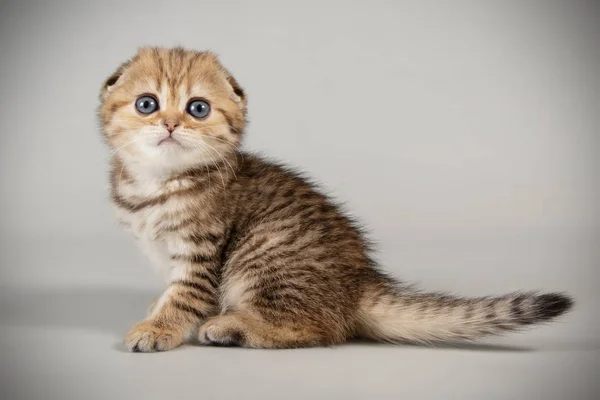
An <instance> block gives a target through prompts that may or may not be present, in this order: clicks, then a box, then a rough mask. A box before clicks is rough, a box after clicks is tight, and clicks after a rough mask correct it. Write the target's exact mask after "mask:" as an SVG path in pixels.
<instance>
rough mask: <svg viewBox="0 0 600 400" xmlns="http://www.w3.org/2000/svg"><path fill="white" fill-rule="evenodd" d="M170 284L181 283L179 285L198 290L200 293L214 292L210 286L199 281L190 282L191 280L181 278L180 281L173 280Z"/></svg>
mask: <svg viewBox="0 0 600 400" xmlns="http://www.w3.org/2000/svg"><path fill="white" fill-rule="evenodd" d="M171 284H172V285H181V286H185V287H188V288H192V289H195V290H197V291H199V292H202V293H208V294H214V289H213V288H212V287H210V286H208V287H207V286H204V285H203V284H201V283H198V282H192V281H188V280H181V281H173V282H171Z"/></svg>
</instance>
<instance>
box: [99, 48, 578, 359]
mask: <svg viewBox="0 0 600 400" xmlns="http://www.w3.org/2000/svg"><path fill="white" fill-rule="evenodd" d="M148 94H151V95H153V96H155V97H156V99H157V101H158V103H159V104H160V109H159V110H158V111H157V112H155V113H153V114H151V115H142V114H140V113H138V112H137V111H136V109H135V102H136V99H137V98H138V97H140V96H142V95H148ZM198 97H200V98H202V99H205V100H206V101H208V102H209V103H210V105H211V107H212V110H211V113H210V114H209V116H208V117H207V118H205V119H202V120H198V119H194V118H193V117H192V116H191V115H189V114H187V113H186V104H187V102H188V100H189V99H192V98H198ZM100 99H101V105H100V109H99V117H100V121H101V124H102V128H103V134H104V138H105V139H106V142H107V144H108V145H109V147H110V148H111V149H112V150H113V153H112V154H111V176H110V181H111V191H112V192H111V195H112V200H113V203H114V205H115V207H116V210H117V214H118V218H119V221H120V222H121V224H122V225H123V226H124V227H125V228H126V229H128V230H130V231H131V233H132V234H133V236H134V237H135V238H136V240H137V241H138V243H139V244H140V247H141V248H142V250H143V251H144V252H145V253H146V254H147V255H148V257H149V258H150V259H151V260H152V261H153V264H154V265H155V266H156V268H157V271H158V272H159V273H160V275H161V276H162V277H163V279H164V281H165V284H166V288H165V291H164V293H163V294H162V295H161V296H160V297H159V298H158V299H156V301H155V302H154V303H153V304H152V305H151V306H150V309H149V311H148V316H147V318H146V319H145V320H144V321H142V322H141V323H139V324H137V325H136V326H135V327H134V328H133V329H132V330H131V331H130V332H129V333H128V334H127V336H126V338H125V343H126V345H127V347H128V348H129V349H130V350H131V351H143V352H149V351H163V350H169V349H172V348H174V347H176V346H178V345H180V344H181V343H183V342H184V341H186V340H189V339H192V338H197V339H198V340H199V341H200V342H201V343H204V344H219V345H240V346H246V347H252V348H291V347H306V346H323V345H332V344H336V343H341V342H344V341H346V340H348V339H350V338H353V337H364V338H371V339H375V340H381V341H393V342H399V341H434V340H455V339H467V340H468V339H475V338H478V337H482V336H484V335H490V334H499V333H504V332H507V331H513V330H518V329H520V328H523V327H526V326H529V325H532V324H535V323H538V322H542V321H547V320H550V319H552V318H554V317H556V316H558V315H560V314H562V313H564V312H565V311H567V310H568V309H569V308H570V307H571V304H572V302H571V300H570V299H569V298H568V297H566V296H564V295H561V294H536V293H529V292H528V293H516V294H512V295H506V296H502V297H498V298H479V299H463V298H459V297H452V296H446V295H441V294H422V293H420V292H417V291H414V290H413V289H411V288H409V287H406V286H403V285H401V284H400V283H398V282H397V281H396V280H395V279H393V278H391V277H389V276H387V275H386V274H384V273H383V272H381V271H380V270H379V269H378V266H377V265H376V264H375V262H374V260H373V259H372V257H371V255H370V254H371V246H370V244H369V241H368V240H367V239H366V237H365V235H364V234H363V232H362V230H361V229H360V228H359V226H358V224H357V223H356V222H354V221H353V220H352V219H351V218H349V217H348V216H347V215H345V214H344V213H343V212H342V211H341V209H340V207H339V206H338V205H337V204H335V203H334V202H333V201H332V200H331V199H329V198H328V197H327V196H325V195H323V194H322V193H321V192H320V191H319V190H318V189H317V188H316V187H315V185H314V184H312V183H311V182H310V180H309V179H307V178H306V177H304V176H303V175H302V174H299V173H298V172H296V171H294V170H292V169H290V168H288V167H286V166H284V165H280V164H278V163H275V162H273V161H270V160H267V159H265V158H262V157H259V156H257V155H255V154H250V153H244V152H241V151H240V150H239V147H240V144H241V140H242V136H243V132H244V127H245V123H246V95H245V93H244V91H243V90H242V88H241V87H240V86H239V84H238V83H237V82H236V81H235V79H234V78H233V77H232V76H231V74H230V73H229V72H228V71H227V70H226V69H225V68H223V67H222V66H221V64H220V63H219V61H218V59H217V57H216V56H215V55H213V54H211V53H208V52H195V51H189V50H184V49H181V48H175V49H161V48H143V49H141V50H140V51H139V52H138V54H137V55H136V56H135V57H134V58H132V59H131V60H130V61H127V62H125V63H123V64H122V65H121V66H120V67H119V68H118V70H117V71H116V72H115V73H114V74H113V75H111V77H110V78H108V79H107V81H106V82H105V84H104V86H103V88H102V91H101V94H100ZM166 120H168V121H169V123H170V124H172V125H173V124H175V125H177V128H176V129H175V130H174V131H173V133H172V138H173V140H174V141H172V142H170V144H168V145H163V144H162V142H161V140H162V139H164V138H165V137H167V136H169V133H168V131H167V129H166V128H165V126H164V122H165V121H166Z"/></svg>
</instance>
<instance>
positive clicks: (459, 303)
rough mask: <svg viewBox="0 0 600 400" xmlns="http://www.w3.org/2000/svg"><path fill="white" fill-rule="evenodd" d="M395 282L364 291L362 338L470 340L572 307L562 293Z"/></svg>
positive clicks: (518, 327) (557, 314)
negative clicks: (464, 293)
mask: <svg viewBox="0 0 600 400" xmlns="http://www.w3.org/2000/svg"><path fill="white" fill-rule="evenodd" d="M398 286H399V285H396V284H395V283H394V282H392V281H391V280H385V281H384V282H382V283H380V284H378V285H374V286H372V287H371V288H369V290H367V291H366V292H365V295H364V297H363V301H362V304H361V307H360V310H361V311H360V314H359V321H360V329H359V334H360V336H362V337H366V338H371V339H376V340H381V341H390V342H436V341H454V340H472V339H477V338H480V337H483V336H486V335H497V334H502V333H505V332H510V331H516V330H519V329H523V328H525V327H528V326H531V325H533V324H538V323H542V322H546V321H550V320H551V319H554V318H555V317H558V316H559V315H562V314H564V313H566V312H567V311H569V310H570V309H571V308H572V306H573V300H572V299H571V298H570V297H568V296H566V295H564V294H560V293H547V294H538V293H535V292H517V293H512V294H508V295H504V296H499V297H480V298H470V299H468V298H460V297H454V296H448V295H443V294H436V293H429V294H428V293H420V292H417V291H414V290H410V289H403V288H400V287H398Z"/></svg>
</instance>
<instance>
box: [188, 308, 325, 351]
mask: <svg viewBox="0 0 600 400" xmlns="http://www.w3.org/2000/svg"><path fill="white" fill-rule="evenodd" d="M198 340H199V341H200V343H202V344H206V345H217V346H219V345H220V346H242V347H249V348H255V349H284V348H296V347H315V346H325V345H330V344H334V343H335V342H336V340H334V339H332V338H331V337H329V335H327V334H326V333H325V332H322V331H321V332H319V330H318V329H311V328H310V327H309V326H308V325H307V324H302V323H294V322H289V321H286V322H285V323H273V322H269V321H267V320H265V319H264V318H262V317H260V316H258V315H254V314H251V313H249V312H247V311H236V312H230V313H227V314H224V315H219V316H216V317H212V318H209V319H208V320H207V321H206V322H205V323H204V324H203V325H202V326H201V327H200V329H199V331H198Z"/></svg>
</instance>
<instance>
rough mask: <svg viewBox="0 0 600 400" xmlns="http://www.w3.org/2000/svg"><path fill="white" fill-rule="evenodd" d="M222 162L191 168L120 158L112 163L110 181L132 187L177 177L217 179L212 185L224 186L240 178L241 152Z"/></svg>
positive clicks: (166, 183)
mask: <svg viewBox="0 0 600 400" xmlns="http://www.w3.org/2000/svg"><path fill="white" fill-rule="evenodd" d="M219 161H220V162H217V163H210V164H197V165H191V166H189V167H188V168H181V169H166V168H161V167H160V166H154V165H146V164H142V163H136V162H126V161H124V160H122V159H119V158H118V157H115V158H114V161H113V163H112V172H111V183H112V186H113V187H117V186H120V185H122V184H128V185H133V186H157V187H160V186H163V185H168V184H170V183H172V182H174V181H177V180H185V179H188V180H189V179H192V180H196V181H207V182H209V183H210V182H211V180H213V181H214V183H213V184H212V185H219V186H223V187H227V186H229V184H230V183H231V182H232V181H233V180H235V179H236V178H237V172H238V170H239V166H240V165H239V164H240V163H239V157H238V154H231V155H228V156H223V157H222V159H221V160H219Z"/></svg>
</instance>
